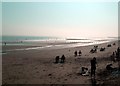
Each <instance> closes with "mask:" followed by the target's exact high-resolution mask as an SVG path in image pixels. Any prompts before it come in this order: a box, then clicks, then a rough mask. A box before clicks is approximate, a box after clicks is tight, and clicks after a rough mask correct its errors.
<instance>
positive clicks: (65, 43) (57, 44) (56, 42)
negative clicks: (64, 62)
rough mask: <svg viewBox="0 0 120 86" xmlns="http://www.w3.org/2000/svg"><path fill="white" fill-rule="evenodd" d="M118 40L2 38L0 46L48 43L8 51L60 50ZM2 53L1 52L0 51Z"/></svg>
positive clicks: (0, 38)
mask: <svg viewBox="0 0 120 86" xmlns="http://www.w3.org/2000/svg"><path fill="white" fill-rule="evenodd" d="M116 40H118V37H79V38H78V37H66V38H63V37H49V36H2V37H0V45H1V46H8V45H9V46H32V45H33V44H35V43H48V44H49V45H45V46H40V47H39V46H38V47H31V48H24V49H14V50H8V51H15V50H17V51H19V50H33V49H48V48H49V49H60V48H68V47H77V46H88V45H95V44H101V43H106V42H111V41H116ZM0 52H2V50H0Z"/></svg>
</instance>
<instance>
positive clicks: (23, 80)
mask: <svg viewBox="0 0 120 86" xmlns="http://www.w3.org/2000/svg"><path fill="white" fill-rule="evenodd" d="M107 44H113V43H103V44H99V45H98V46H99V47H98V51H97V53H93V54H91V53H89V52H90V50H91V49H92V48H93V45H90V46H81V47H74V48H65V49H45V50H44V49H43V50H23V51H12V52H7V54H3V55H2V72H3V73H2V82H3V84H92V83H91V77H90V76H82V75H79V74H78V73H79V70H80V68H81V67H82V66H84V67H88V68H89V69H90V60H91V59H92V58H93V57H96V59H97V63H98V64H97V70H96V73H99V72H100V71H102V70H104V69H105V67H106V65H107V64H108V63H111V62H112V61H111V59H110V55H111V54H112V52H113V51H115V50H116V49H117V47H118V45H117V42H116V45H112V47H107ZM24 47H30V46H20V47H18V46H12V47H10V46H6V47H5V46H3V50H5V49H16V48H24ZM101 47H105V48H106V49H105V51H103V52H100V49H99V48H101ZM75 50H81V51H82V56H77V57H74V51H75ZM63 54H64V55H65V57H66V61H65V63H63V64H62V63H58V64H55V63H54V62H55V57H56V56H57V55H59V56H62V55H63ZM113 66H117V63H113ZM97 78H98V76H96V79H97ZM97 83H99V82H97Z"/></svg>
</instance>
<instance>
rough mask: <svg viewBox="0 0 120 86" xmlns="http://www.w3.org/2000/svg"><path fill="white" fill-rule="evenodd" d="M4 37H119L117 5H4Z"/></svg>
mask: <svg viewBox="0 0 120 86" xmlns="http://www.w3.org/2000/svg"><path fill="white" fill-rule="evenodd" d="M2 25H3V32H2V33H3V35H29V36H31V35H32V36H62V37H107V36H117V35H118V3H117V2H3V3H2Z"/></svg>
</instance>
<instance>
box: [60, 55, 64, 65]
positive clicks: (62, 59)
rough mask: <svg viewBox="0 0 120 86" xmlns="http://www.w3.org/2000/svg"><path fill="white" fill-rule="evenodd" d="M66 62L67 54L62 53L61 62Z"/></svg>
mask: <svg viewBox="0 0 120 86" xmlns="http://www.w3.org/2000/svg"><path fill="white" fill-rule="evenodd" d="M64 62H65V56H64V55H62V57H61V63H64Z"/></svg>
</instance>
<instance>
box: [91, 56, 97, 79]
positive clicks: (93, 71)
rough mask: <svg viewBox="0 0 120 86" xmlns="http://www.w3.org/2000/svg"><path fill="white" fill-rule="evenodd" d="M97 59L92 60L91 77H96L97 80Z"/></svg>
mask: <svg viewBox="0 0 120 86" xmlns="http://www.w3.org/2000/svg"><path fill="white" fill-rule="evenodd" d="M96 64H97V62H96V58H95V57H94V58H93V59H92V60H91V77H92V76H93V75H94V78H95V70H96Z"/></svg>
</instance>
